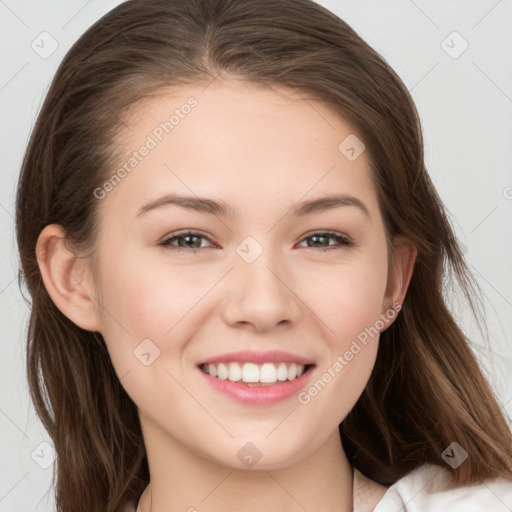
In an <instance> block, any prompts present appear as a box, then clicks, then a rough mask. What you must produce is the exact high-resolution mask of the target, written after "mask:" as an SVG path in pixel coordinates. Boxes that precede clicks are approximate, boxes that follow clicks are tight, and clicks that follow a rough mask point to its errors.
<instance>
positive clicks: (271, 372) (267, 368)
mask: <svg viewBox="0 0 512 512" xmlns="http://www.w3.org/2000/svg"><path fill="white" fill-rule="evenodd" d="M244 366H245V365H244ZM259 380H260V382H275V381H276V380H277V370H276V367H275V366H274V365H273V364H271V363H265V364H264V365H263V366H262V367H261V370H260V378H259Z"/></svg>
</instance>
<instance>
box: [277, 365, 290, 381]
mask: <svg viewBox="0 0 512 512" xmlns="http://www.w3.org/2000/svg"><path fill="white" fill-rule="evenodd" d="M277 380H280V381H285V380H288V368H287V367H286V364H284V363H280V364H279V366H278V367H277Z"/></svg>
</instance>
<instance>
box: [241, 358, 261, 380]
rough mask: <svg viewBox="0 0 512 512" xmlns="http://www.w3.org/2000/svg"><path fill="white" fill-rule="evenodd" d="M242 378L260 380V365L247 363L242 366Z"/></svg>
mask: <svg viewBox="0 0 512 512" xmlns="http://www.w3.org/2000/svg"><path fill="white" fill-rule="evenodd" d="M235 364H236V363H235ZM242 380H243V381H244V382H258V381H259V380H260V369H259V368H258V365H257V364H254V363H245V364H244V366H243V367H242Z"/></svg>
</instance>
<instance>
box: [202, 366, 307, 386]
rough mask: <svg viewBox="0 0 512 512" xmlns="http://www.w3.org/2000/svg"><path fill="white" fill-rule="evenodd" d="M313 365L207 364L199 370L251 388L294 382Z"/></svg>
mask: <svg viewBox="0 0 512 512" xmlns="http://www.w3.org/2000/svg"><path fill="white" fill-rule="evenodd" d="M313 366H315V365H313V364H306V365H304V364H297V363H287V362H281V363H270V362H268V363H263V364H256V363H237V362H225V363H205V364H201V365H200V366H199V368H200V369H201V371H203V372H204V373H207V374H208V375H210V376H211V377H214V378H216V379H219V380H229V381H231V382H236V383H239V384H247V385H249V386H251V385H253V386H264V385H267V386H271V385H274V384H281V383H284V382H288V381H293V380H296V379H298V378H299V377H301V376H302V375H303V374H304V373H306V372H307V371H309V370H310V369H311V368H312V367H313Z"/></svg>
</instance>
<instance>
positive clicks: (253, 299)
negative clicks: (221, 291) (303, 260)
mask: <svg viewBox="0 0 512 512" xmlns="http://www.w3.org/2000/svg"><path fill="white" fill-rule="evenodd" d="M295 281H296V280H295V279H294V277H293V275H292V273H291V272H290V271H289V270H288V269H286V268H285V265H284V264H283V263H282V262H278V261H277V259H276V258H273V257H272V255H271V252H270V251H269V250H266V251H264V252H263V254H261V256H260V257H259V258H257V259H256V261H253V262H252V263H248V262H246V261H244V260H243V259H242V258H238V259H236V261H235V268H234V269H233V270H232V271H231V272H230V273H229V283H230V285H229V286H228V287H227V288H226V301H225V302H224V309H223V317H224V321H225V322H226V323H228V324H229V325H231V326H233V327H238V328H244V329H250V330H254V331H257V332H266V331H269V330H272V329H274V328H276V327H283V328H284V327H286V326H288V327H290V326H292V325H295V324H297V323H298V322H299V320H300V318H301V315H302V309H301V304H302V302H301V300H300V298H299V297H298V295H297V294H296V292H295V291H294V285H295Z"/></svg>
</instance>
